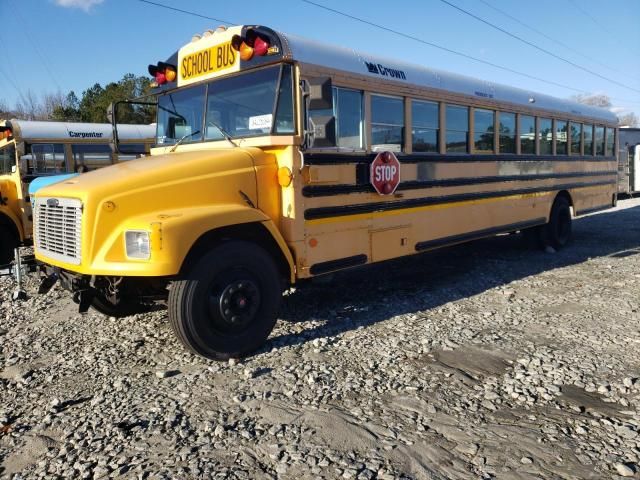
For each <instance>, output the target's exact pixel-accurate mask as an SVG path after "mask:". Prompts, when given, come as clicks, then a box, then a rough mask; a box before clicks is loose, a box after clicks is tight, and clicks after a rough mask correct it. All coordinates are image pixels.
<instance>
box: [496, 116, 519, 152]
mask: <svg viewBox="0 0 640 480" xmlns="http://www.w3.org/2000/svg"><path fill="white" fill-rule="evenodd" d="M498 121H499V122H500V125H499V128H498V133H499V135H500V137H499V139H500V153H516V114H515V113H508V112H499V113H498Z"/></svg>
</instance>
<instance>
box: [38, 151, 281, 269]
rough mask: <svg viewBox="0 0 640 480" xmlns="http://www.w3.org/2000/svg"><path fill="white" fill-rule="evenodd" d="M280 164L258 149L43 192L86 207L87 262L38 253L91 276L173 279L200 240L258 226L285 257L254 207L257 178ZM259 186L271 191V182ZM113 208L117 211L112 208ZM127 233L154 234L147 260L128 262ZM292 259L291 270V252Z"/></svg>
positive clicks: (126, 170)
mask: <svg viewBox="0 0 640 480" xmlns="http://www.w3.org/2000/svg"><path fill="white" fill-rule="evenodd" d="M256 164H258V167H256ZM275 165H276V157H275V155H272V154H266V153H264V152H263V151H261V150H259V149H221V150H217V151H207V152H204V153H203V152H186V153H173V154H168V155H162V156H156V157H150V158H143V159H139V160H134V161H130V162H128V163H124V164H118V165H113V166H111V167H107V168H105V169H102V170H100V171H99V172H89V173H87V174H85V175H82V176H81V177H76V178H73V179H71V180H68V181H66V182H61V183H59V184H57V185H52V186H50V187H46V188H43V189H42V190H40V191H38V195H37V196H38V197H56V198H77V199H80V200H81V201H82V204H83V210H84V211H83V224H82V231H83V235H82V240H81V241H82V244H81V249H82V262H81V264H80V265H77V266H71V265H68V264H66V263H65V262H61V261H58V260H54V259H51V258H47V257H46V255H44V254H43V253H42V252H40V251H38V250H36V256H37V258H38V259H39V260H41V261H44V262H46V263H49V264H52V265H55V266H59V267H61V268H65V269H68V270H72V271H75V272H78V273H83V274H88V275H114V276H121V275H125V276H145V277H156V276H170V275H175V274H177V273H178V272H179V271H180V268H181V266H182V262H183V261H184V259H185V257H186V255H187V254H188V252H189V250H190V248H191V247H192V246H193V244H194V243H195V242H196V241H197V240H198V238H200V237H201V236H202V235H203V234H205V233H206V232H209V231H211V230H215V229H216V228H220V227H224V226H229V225H238V224H243V223H250V222H260V223H261V224H262V225H263V226H264V227H265V228H266V229H267V230H268V231H269V232H271V234H272V236H273V237H274V239H275V240H276V242H277V243H278V244H279V245H280V246H281V248H283V252H285V253H288V250H287V249H286V244H285V242H284V240H283V239H282V237H281V235H280V234H279V231H278V228H277V227H275V225H274V224H273V217H270V216H269V215H267V214H266V213H264V212H263V211H262V210H261V209H259V208H254V207H252V206H251V205H249V202H251V203H252V204H253V205H254V206H255V207H259V205H260V203H261V202H260V201H259V197H258V194H257V188H256V171H257V170H259V171H261V172H262V171H267V172H268V171H273V172H275V170H276V167H275ZM185 172H188V174H185ZM276 181H277V179H276V177H275V175H273V176H272V177H271V185H270V187H271V189H272V190H274V189H277V188H278V186H277V183H276ZM262 184H263V187H267V188H265V190H267V191H268V190H269V188H268V187H269V186H268V181H267V180H264V181H263V182H262ZM271 195H272V196H273V193H272V194H271ZM245 197H246V198H245ZM108 202H111V204H113V205H115V208H113V207H111V206H110V208H107V207H106V206H105V205H106V204H107V203H108ZM127 230H144V231H149V232H153V235H152V244H151V258H150V259H148V260H137V259H130V258H127V256H126V253H125V242H124V232H125V231H127ZM154 239H155V242H154ZM287 260H288V262H289V263H290V265H291V266H292V265H293V260H292V257H291V254H290V253H289V254H288V257H287ZM292 270H293V268H292Z"/></svg>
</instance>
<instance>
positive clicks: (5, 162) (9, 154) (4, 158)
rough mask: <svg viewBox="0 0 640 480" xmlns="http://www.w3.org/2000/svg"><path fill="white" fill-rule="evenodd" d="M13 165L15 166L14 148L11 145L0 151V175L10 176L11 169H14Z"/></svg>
mask: <svg viewBox="0 0 640 480" xmlns="http://www.w3.org/2000/svg"><path fill="white" fill-rule="evenodd" d="M15 165H16V148H15V146H14V145H13V143H12V144H10V145H7V146H5V147H4V148H2V149H1V150H0V174H1V175H7V174H10V173H11V169H12V167H14V166H15Z"/></svg>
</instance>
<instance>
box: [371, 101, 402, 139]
mask: <svg viewBox="0 0 640 480" xmlns="http://www.w3.org/2000/svg"><path fill="white" fill-rule="evenodd" d="M403 103H404V102H403V100H402V98H394V97H384V96H381V95H371V148H372V150H373V151H374V152H376V151H384V150H390V151H393V152H400V151H402V145H403V143H404V142H403V131H404V128H403V127H404V104H403Z"/></svg>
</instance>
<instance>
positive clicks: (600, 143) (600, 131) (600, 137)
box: [595, 127, 604, 155]
mask: <svg viewBox="0 0 640 480" xmlns="http://www.w3.org/2000/svg"><path fill="white" fill-rule="evenodd" d="M595 141H596V155H604V127H596V140H595Z"/></svg>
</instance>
